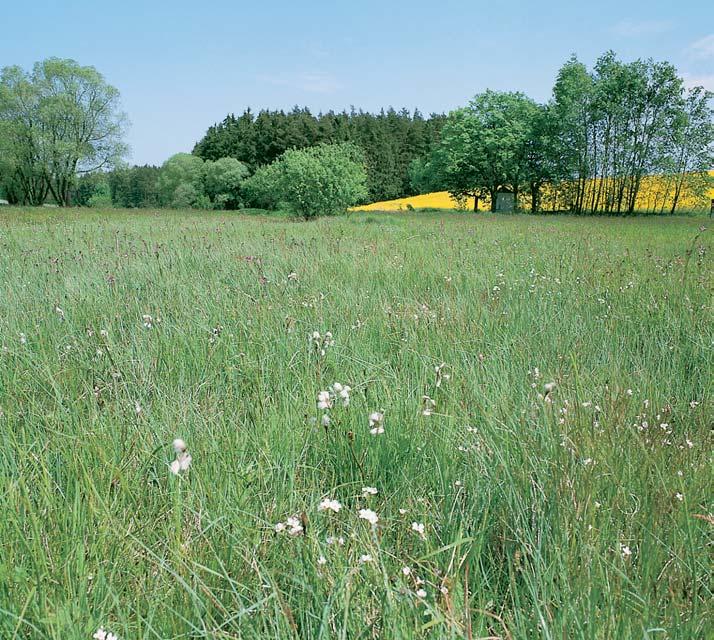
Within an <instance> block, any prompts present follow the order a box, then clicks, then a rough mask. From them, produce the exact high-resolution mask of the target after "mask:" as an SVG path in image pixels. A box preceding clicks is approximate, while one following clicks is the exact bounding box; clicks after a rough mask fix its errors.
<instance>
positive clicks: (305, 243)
mask: <svg viewBox="0 0 714 640" xmlns="http://www.w3.org/2000/svg"><path fill="white" fill-rule="evenodd" d="M414 206H417V205H414ZM420 206H422V205H420ZM423 206H435V205H433V204H430V205H423ZM701 225H705V226H707V221H706V220H704V219H696V218H684V217H683V218H671V219H670V218H651V219H650V218H636V219H619V218H576V217H556V216H540V217H527V216H495V215H490V214H484V215H482V216H468V217H466V216H462V215H457V214H453V215H452V214H442V215H439V216H433V215H423V214H404V215H389V214H386V215H383V216H374V215H370V214H360V213H356V214H352V215H350V216H347V217H343V218H324V219H319V220H317V221H315V222H310V223H295V222H291V221H289V220H286V219H280V218H270V217H268V216H260V215H257V216H251V217H247V216H242V215H237V214H236V215H233V214H230V213H226V212H221V213H212V212H170V211H162V212H131V211H89V210H88V211H78V210H73V211H68V212H66V211H61V210H21V209H3V210H0V439H1V441H2V446H1V447H0V507H2V512H3V517H2V519H0V638H3V639H4V638H8V639H13V638H32V639H35V638H43V639H45V638H48V639H53V640H81V639H88V638H91V637H92V634H93V633H94V632H95V631H96V629H97V628H98V627H99V626H103V627H104V628H105V629H107V630H111V631H112V632H114V633H116V634H117V635H118V636H119V638H120V639H121V640H134V639H139V638H142V639H146V640H149V639H152V640H153V639H166V638H192V639H195V638H206V639H208V638H211V639H226V640H227V639H234V638H256V639H257V638H295V639H297V638H314V639H317V638H324V639H327V638H344V639H354V640H356V639H358V638H390V639H392V638H394V639H396V638H469V639H475V638H504V639H514V640H515V639H521V638H548V639H551V638H552V639H555V638H568V639H570V638H583V639H585V638H587V639H603V640H604V639H613V638H617V639H618V640H623V639H630V638H632V639H635V638H636V639H638V640H641V639H643V638H652V639H664V638H711V637H714V624H713V623H712V620H713V617H712V613H713V611H712V601H713V600H712V581H711V560H712V556H711V539H712V538H711V536H712V532H713V531H714V511H713V509H714V507H713V506H712V502H711V498H712V493H711V487H712V472H711V463H712V446H711V445H712V440H711V427H712V415H714V407H713V405H712V371H714V357H713V346H714V324H713V323H712V318H713V315H712V311H713V309H712V287H713V286H714V269H713V268H712V267H713V266H714V265H713V264H712V255H713V253H712V251H713V249H714V247H713V246H712V240H711V237H712V236H711V233H712V232H711V230H710V229H704V228H703V227H702V226H701ZM313 332H319V338H317V337H316V338H315V339H311V338H310V337H311V336H312V334H313ZM328 332H330V333H331V335H332V337H331V338H330V337H329V336H328V337H327V338H326V335H327V333H328ZM335 382H338V383H342V384H343V385H349V386H350V387H351V391H350V392H347V393H346V395H348V396H349V398H350V402H349V406H343V400H344V395H345V392H344V391H343V395H342V396H340V394H339V388H338V389H335V391H337V395H336V396H332V395H330V393H329V390H330V386H331V385H333V383H335ZM320 392H328V393H327V394H323V395H322V399H323V402H324V403H326V404H328V405H330V404H331V405H332V406H331V407H328V408H327V409H318V407H317V401H318V394H319V393H320ZM375 412H377V413H380V414H382V415H383V418H380V416H374V415H373V416H371V418H372V419H371V421H370V415H371V414H373V413H375ZM325 414H327V415H328V416H329V418H330V422H329V424H328V425H327V426H322V425H323V416H324V415H325ZM382 429H383V431H384V432H383V433H380V431H381V430H382ZM371 431H372V432H374V435H373V434H372V433H371ZM175 438H182V439H183V440H184V441H185V444H186V447H187V451H186V452H185V453H184V452H179V454H178V456H177V454H176V453H175V452H174V450H173V449H172V440H174V439H175ZM179 445H180V443H179ZM186 454H190V455H191V456H192V460H191V463H190V467H189V468H188V469H187V470H185V471H179V475H173V473H172V472H171V470H170V464H171V463H172V462H176V465H177V470H178V468H179V467H180V464H179V463H181V464H183V466H184V467H185V466H187V464H188V463H187V458H186ZM326 499H329V500H336V501H338V503H339V504H338V503H335V502H324V501H325V500H326ZM321 505H322V506H321ZM338 507H339V508H338ZM372 522H375V524H372Z"/></svg>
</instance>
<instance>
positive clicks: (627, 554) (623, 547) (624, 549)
mask: <svg viewBox="0 0 714 640" xmlns="http://www.w3.org/2000/svg"><path fill="white" fill-rule="evenodd" d="M620 553H622V557H623V558H629V557H630V556H631V555H632V550H631V549H630V547H628V546H627V545H626V544H621V545H620Z"/></svg>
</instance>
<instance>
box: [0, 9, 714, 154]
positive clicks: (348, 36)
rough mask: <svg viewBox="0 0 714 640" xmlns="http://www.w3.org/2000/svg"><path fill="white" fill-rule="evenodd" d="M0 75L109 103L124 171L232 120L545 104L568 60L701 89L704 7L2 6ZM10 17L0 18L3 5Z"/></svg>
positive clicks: (709, 26)
mask: <svg viewBox="0 0 714 640" xmlns="http://www.w3.org/2000/svg"><path fill="white" fill-rule="evenodd" d="M3 4H4V5H6V6H4V7H3V8H2V9H0V66H5V65H9V64H19V65H21V66H23V67H25V68H30V67H31V66H32V64H33V63H34V62H35V61H37V60H40V59H43V58H46V57H50V56H58V57H64V58H74V59H75V60H77V61H78V62H80V63H81V64H86V65H93V66H95V67H96V68H97V69H98V70H99V71H100V72H102V73H103V74H104V76H105V77H106V78H107V80H108V81H109V82H110V83H111V84H113V85H115V86H116V87H117V88H118V89H119V90H120V92H121V95H122V103H123V108H124V110H125V111H126V112H127V114H128V116H129V120H130V121H131V123H132V125H131V128H130V130H129V133H128V141H129V144H130V145H131V147H132V157H131V160H132V161H133V162H136V163H139V164H143V163H155V164H160V163H161V162H163V161H164V160H165V159H166V158H167V157H168V156H170V155H171V154H173V153H176V152H178V151H190V150H191V148H192V147H193V144H194V142H196V140H198V139H199V138H200V137H201V136H202V135H203V133H204V132H205V130H206V128H207V127H208V126H209V125H210V124H212V123H213V122H216V121H218V120H221V119H222V118H223V117H224V116H225V114H226V113H228V112H236V113H240V112H242V111H243V109H244V108H245V107H248V106H250V107H252V108H253V109H254V110H256V111H257V110H259V109H260V108H271V109H275V108H283V109H289V108H291V107H292V106H293V105H295V104H299V105H306V106H308V107H310V108H311V109H312V110H314V111H315V112H317V111H319V110H328V109H335V110H341V109H343V108H349V107H350V105H355V106H356V107H358V108H363V109H366V110H377V109H379V108H380V107H382V106H384V107H388V106H390V105H392V106H394V107H395V108H401V107H403V106H404V107H407V108H410V109H411V108H414V107H418V108H419V109H420V110H421V111H422V112H424V113H430V112H433V111H439V112H441V111H449V110H450V109H453V108H455V107H457V106H459V105H462V104H464V103H465V102H466V101H467V100H468V99H469V98H470V97H471V96H473V95H474V94H475V93H478V92H479V91H482V90H484V89H486V88H491V89H497V90H521V91H524V92H525V93H527V94H529V95H530V96H532V97H533V98H535V99H537V100H541V101H545V100H547V99H548V97H549V95H550V90H551V87H552V84H553V80H554V78H555V74H556V73H557V71H558V68H559V67H560V66H561V65H562V63H563V62H564V61H565V60H566V59H567V58H568V56H569V55H570V54H571V53H576V54H577V55H578V57H579V58H580V59H581V60H583V61H584V62H586V63H588V64H591V63H592V62H593V61H594V60H595V59H596V58H597V56H598V55H599V54H601V53H602V52H604V51H605V50H607V49H614V50H615V51H616V52H617V53H618V54H619V55H620V57H621V58H623V59H625V60H630V59H633V58H636V57H653V58H655V59H660V60H661V59H664V60H669V61H671V62H673V63H674V64H675V65H676V66H677V67H678V69H679V71H680V73H681V74H682V75H683V76H684V77H685V80H686V81H687V82H688V83H691V84H694V83H697V84H704V85H705V86H708V88H710V89H712V90H714V2H711V1H704V0H688V1H687V2H681V1H680V2H671V0H669V1H666V2H664V1H659V0H656V1H652V0H650V1H647V2H643V1H639V0H638V1H634V2H628V1H623V0H617V1H616V0H598V1H597V2H592V3H587V4H586V3H579V2H573V1H572V0H571V1H568V2H565V1H562V0H558V1H557V2H546V1H542V2H538V3H536V2H510V3H497V2H493V0H491V1H489V2H481V1H472V2H468V1H462V2H454V1H452V0H440V1H438V2H434V1H433V0H430V1H428V2H423V1H422V0H413V1H411V2H389V1H388V0H382V1H381V2H375V1H372V0H360V1H359V2H348V3H343V2H338V1H334V2H295V1H292V2H284V1H278V0H273V1H272V2H250V3H248V2H241V1H240V0H237V1H236V0H233V1H229V0H220V1H211V0H205V1H204V2H196V1H195V0H193V1H191V2H186V1H184V0H174V1H172V2H165V1H163V0H162V1H151V0H145V1H143V2H141V1H137V0H124V1H123V2H111V3H105V2H96V0H95V1H86V0H83V1H70V0H55V1H54V2H52V1H49V0H35V1H34V2H27V1H26V2H9V1H7V2H5V3H3ZM7 5H10V6H7Z"/></svg>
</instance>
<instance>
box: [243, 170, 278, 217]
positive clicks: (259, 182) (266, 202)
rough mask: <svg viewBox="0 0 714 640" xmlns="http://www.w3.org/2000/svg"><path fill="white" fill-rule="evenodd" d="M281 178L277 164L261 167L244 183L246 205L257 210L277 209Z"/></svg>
mask: <svg viewBox="0 0 714 640" xmlns="http://www.w3.org/2000/svg"><path fill="white" fill-rule="evenodd" d="M280 189H281V176H280V167H279V165H278V163H277V162H273V163H272V164H268V165H265V166H263V167H259V168H258V170H257V171H256V172H255V173H254V174H253V175H252V176H251V177H250V178H248V179H247V180H246V181H245V182H244V183H243V197H244V198H245V201H246V203H247V204H248V205H249V206H251V207H255V208H256V209H277V208H278V206H279V202H280Z"/></svg>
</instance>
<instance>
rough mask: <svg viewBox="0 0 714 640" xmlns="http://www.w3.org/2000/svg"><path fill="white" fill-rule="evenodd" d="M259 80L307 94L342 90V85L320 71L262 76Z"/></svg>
mask: <svg viewBox="0 0 714 640" xmlns="http://www.w3.org/2000/svg"><path fill="white" fill-rule="evenodd" d="M260 79H261V80H263V81H264V82H269V83H270V84H274V85H278V86H280V87H289V88H290V89H299V90H300V91H306V92H308V93H335V92H336V91H338V90H340V89H341V88H342V84H340V82H339V81H338V80H337V79H336V78H335V77H334V76H331V75H330V74H329V73H323V72H322V71H309V72H300V73H279V74H273V75H263V76H260Z"/></svg>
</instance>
